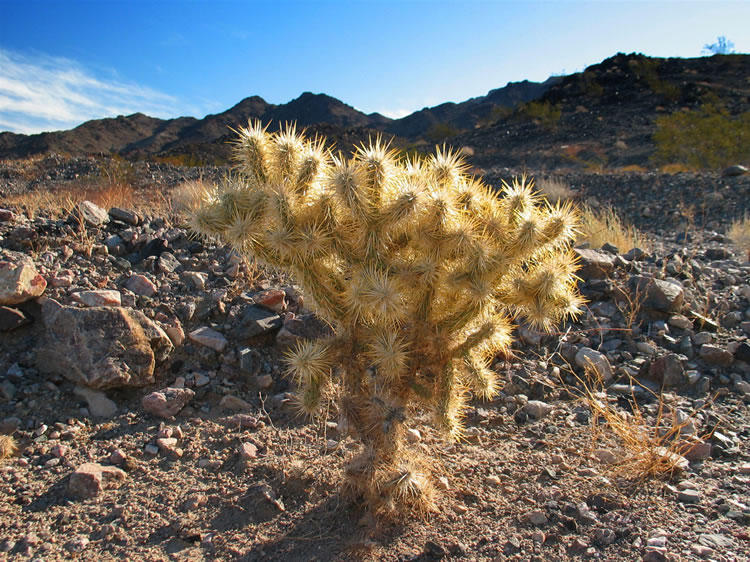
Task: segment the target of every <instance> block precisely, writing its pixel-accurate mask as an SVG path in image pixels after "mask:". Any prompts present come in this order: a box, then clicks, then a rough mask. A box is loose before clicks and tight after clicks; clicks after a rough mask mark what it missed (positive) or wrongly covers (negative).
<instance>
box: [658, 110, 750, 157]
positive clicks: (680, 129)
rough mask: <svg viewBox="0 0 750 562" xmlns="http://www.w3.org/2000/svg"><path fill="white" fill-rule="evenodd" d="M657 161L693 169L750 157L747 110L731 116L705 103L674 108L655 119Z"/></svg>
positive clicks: (749, 132)
mask: <svg viewBox="0 0 750 562" xmlns="http://www.w3.org/2000/svg"><path fill="white" fill-rule="evenodd" d="M653 138H654V143H655V144H656V152H655V153H654V156H653V159H654V161H655V162H656V163H657V164H674V163H676V164H684V165H686V166H688V167H690V168H693V169H702V168H714V169H716V168H723V167H725V166H730V165H732V164H736V163H737V162H745V161H747V160H749V159H750V111H745V112H744V113H741V114H739V115H734V116H733V115H730V114H729V112H728V111H727V109H726V108H725V107H723V106H722V105H721V104H719V103H718V102H717V103H714V102H708V103H704V104H703V105H702V106H701V107H700V108H699V109H696V110H693V111H687V112H686V111H675V112H674V113H672V114H671V115H666V116H663V117H659V118H658V119H657V120H656V132H655V133H654V137H653Z"/></svg>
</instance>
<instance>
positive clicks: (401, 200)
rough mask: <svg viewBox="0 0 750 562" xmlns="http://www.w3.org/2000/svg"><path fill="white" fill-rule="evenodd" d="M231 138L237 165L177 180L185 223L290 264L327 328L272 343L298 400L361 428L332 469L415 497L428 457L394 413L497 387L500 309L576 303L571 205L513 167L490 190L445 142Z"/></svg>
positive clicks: (547, 308) (509, 311) (253, 131)
mask: <svg viewBox="0 0 750 562" xmlns="http://www.w3.org/2000/svg"><path fill="white" fill-rule="evenodd" d="M235 154H236V158H237V162H238V172H237V175H235V176H233V177H231V178H227V179H226V180H225V181H224V182H223V183H222V185H219V186H216V187H215V188H211V189H206V190H203V191H197V192H194V193H192V194H191V197H190V198H191V201H192V203H191V204H189V207H190V209H191V221H192V227H193V228H194V230H196V231H197V232H199V233H201V234H204V235H206V236H219V237H221V238H222V239H223V240H225V241H228V242H231V243H232V245H233V246H234V247H236V248H237V249H238V250H240V251H242V252H244V253H246V254H247V255H250V256H253V257H255V258H257V259H258V260H260V261H261V262H265V263H266V264H268V265H271V266H274V267H281V268H284V269H285V270H286V271H288V272H289V273H291V274H292V275H293V276H294V277H295V278H296V279H297V280H298V282H299V283H300V284H301V285H302V287H303V288H304V291H305V297H306V301H305V302H306V303H309V306H310V307H311V308H312V309H313V310H314V311H315V312H316V313H317V314H318V315H319V316H320V317H321V318H323V319H325V320H327V321H328V322H329V323H330V324H331V325H332V326H333V328H334V332H335V335H334V336H333V337H331V338H330V339H328V340H319V341H307V342H304V343H303V344H301V345H300V346H298V348H297V349H295V350H293V351H291V352H290V353H289V354H288V358H287V359H288V373H289V375H290V376H291V377H292V378H293V379H294V381H295V383H296V385H297V388H298V394H297V396H298V406H299V409H300V410H301V411H302V412H304V413H306V414H309V415H314V414H316V413H317V412H319V411H320V410H321V408H322V406H323V405H324V404H326V403H328V402H329V401H330V400H331V399H332V398H333V397H336V403H337V408H338V413H339V418H340V423H341V425H342V427H345V428H347V430H348V431H349V432H350V433H351V434H352V435H354V436H355V437H357V438H359V439H360V441H361V442H362V450H361V452H360V453H359V455H358V456H357V457H356V458H354V459H352V460H351V462H350V463H349V466H348V468H347V471H346V475H347V481H348V484H349V485H350V487H351V488H352V489H353V490H354V491H355V492H356V493H358V494H360V495H362V496H364V498H365V499H366V501H367V502H368V504H369V505H370V506H371V507H373V508H374V509H375V510H377V511H379V512H386V513H391V512H394V511H399V510H402V509H404V508H407V509H414V510H417V511H422V512H424V511H426V510H429V509H430V508H431V506H432V496H433V491H432V487H431V484H430V478H429V472H430V471H429V462H428V460H427V459H423V458H421V457H420V456H419V455H416V454H415V452H414V451H411V452H408V453H407V451H406V444H405V439H404V431H405V427H406V426H407V425H408V424H409V422H410V420H412V419H413V416H414V414H415V412H417V411H427V412H430V413H431V414H432V418H433V420H434V423H435V426H436V427H438V428H439V429H440V430H441V431H443V432H444V433H445V434H446V435H448V436H450V437H452V438H460V436H461V435H462V431H463V423H462V420H463V412H464V410H465V408H466V406H467V403H468V400H469V399H470V397H471V396H472V395H477V396H480V397H483V398H490V397H492V396H493V395H494V394H495V393H496V391H497V379H496V374H495V372H494V371H493V370H492V369H491V364H492V361H493V360H494V358H495V357H496V356H497V355H498V354H499V353H507V352H508V351H509V346H510V344H511V341H512V336H511V330H512V320H513V319H514V318H515V317H518V316H520V317H523V318H525V319H526V321H528V322H530V323H531V324H532V325H534V326H537V327H539V328H543V329H547V328H549V327H551V326H552V325H553V324H554V323H556V322H559V321H561V320H564V319H565V318H567V317H570V316H572V315H575V314H577V313H578V310H579V305H580V297H579V296H578V294H577V292H576V289H575V285H576V278H575V275H574V273H575V270H576V266H575V259H574V257H573V255H572V253H571V252H570V249H569V247H570V242H571V240H572V238H573V235H574V233H575V226H576V215H575V212H574V210H573V208H572V207H571V206H570V205H567V204H562V205H551V204H549V203H547V202H546V201H544V200H541V199H540V198H538V197H537V196H536V195H535V194H534V192H533V191H532V185H531V183H527V182H526V180H525V178H524V179H521V180H516V181H513V183H512V184H510V185H508V184H505V185H504V186H503V189H502V192H501V193H500V194H497V193H495V192H494V191H493V190H491V189H490V188H489V187H487V186H486V185H484V184H483V183H482V182H481V181H479V180H478V179H476V178H474V177H471V176H469V175H468V174H467V173H466V168H465V166H464V164H463V163H462V161H461V160H460V158H459V157H458V156H457V155H456V154H455V153H453V152H451V151H450V150H447V149H438V150H437V152H436V153H435V154H433V155H432V156H430V157H429V158H426V159H412V160H409V159H400V158H397V157H396V155H395V153H394V152H393V151H392V150H389V149H388V147H387V146H386V145H384V144H383V143H382V142H381V141H380V140H376V141H375V142H372V143H371V144H370V145H369V146H362V147H361V148H359V149H358V150H357V151H356V152H355V153H354V154H353V155H352V156H351V157H350V158H345V157H343V156H341V155H336V156H333V155H331V154H330V153H329V152H328V151H326V150H325V149H324V148H323V141H322V140H321V139H315V140H312V141H310V140H307V139H305V138H304V136H302V135H300V134H297V132H296V131H295V129H294V127H290V126H287V127H286V128H284V129H282V130H280V131H279V132H277V133H268V132H267V130H266V129H264V128H263V127H262V126H261V125H260V123H258V122H251V123H250V124H249V125H248V127H247V128H243V129H241V130H240V132H239V138H238V140H237V144H236V151H235Z"/></svg>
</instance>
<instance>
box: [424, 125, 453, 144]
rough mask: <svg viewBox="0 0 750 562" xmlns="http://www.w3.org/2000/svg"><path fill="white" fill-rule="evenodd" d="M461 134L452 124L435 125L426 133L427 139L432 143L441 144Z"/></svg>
mask: <svg viewBox="0 0 750 562" xmlns="http://www.w3.org/2000/svg"><path fill="white" fill-rule="evenodd" d="M460 132H461V131H459V130H458V129H457V128H456V127H454V126H453V125H451V124H450V123H434V124H433V125H431V126H430V128H429V129H427V131H426V132H425V138H426V139H427V140H428V141H429V142H431V143H441V142H443V141H444V140H445V139H447V138H448V137H452V136H455V135H457V134H458V133H460Z"/></svg>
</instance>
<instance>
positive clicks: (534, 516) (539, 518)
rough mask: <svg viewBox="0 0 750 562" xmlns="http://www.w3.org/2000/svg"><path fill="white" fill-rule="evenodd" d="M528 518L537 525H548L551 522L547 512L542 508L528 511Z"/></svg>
mask: <svg viewBox="0 0 750 562" xmlns="http://www.w3.org/2000/svg"><path fill="white" fill-rule="evenodd" d="M526 520H527V521H528V522H529V523H531V524H532V525H535V526H536V527H541V526H542V525H546V524H547V523H548V522H549V519H547V514H546V513H544V511H542V510H541V509H537V510H534V511H530V512H528V513H527V514H526Z"/></svg>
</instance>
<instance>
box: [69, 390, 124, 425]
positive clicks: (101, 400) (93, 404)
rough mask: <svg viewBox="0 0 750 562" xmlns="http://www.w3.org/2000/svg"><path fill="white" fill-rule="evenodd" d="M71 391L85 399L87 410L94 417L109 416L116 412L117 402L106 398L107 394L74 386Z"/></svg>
mask: <svg viewBox="0 0 750 562" xmlns="http://www.w3.org/2000/svg"><path fill="white" fill-rule="evenodd" d="M73 392H74V393H75V394H76V395H78V396H80V397H81V398H83V399H84V400H86V404H88V408H89V412H90V413H91V415H92V416H94V417H97V418H111V417H113V416H114V415H115V414H116V413H117V404H115V403H114V402H113V401H112V400H110V399H109V398H107V395H106V394H104V393H103V392H102V391H100V390H94V389H93V388H87V387H85V386H76V387H75V389H74V390H73Z"/></svg>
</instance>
